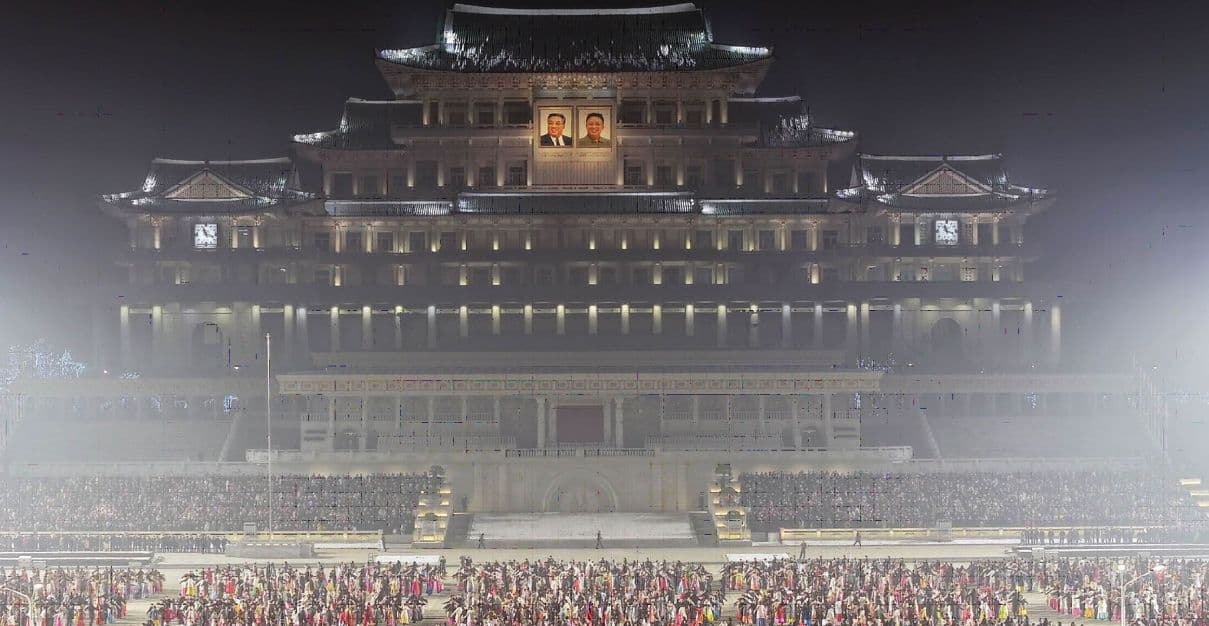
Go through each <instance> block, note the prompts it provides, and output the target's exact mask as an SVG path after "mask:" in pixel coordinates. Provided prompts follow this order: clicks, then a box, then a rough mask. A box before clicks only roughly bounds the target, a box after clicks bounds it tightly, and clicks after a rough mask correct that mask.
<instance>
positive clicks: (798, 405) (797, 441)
mask: <svg viewBox="0 0 1209 626" xmlns="http://www.w3.org/2000/svg"><path fill="white" fill-rule="evenodd" d="M792 406H793V448H794V449H795V450H801V449H802V396H800V395H798V394H796V393H795V394H794V395H793V405H792Z"/></svg>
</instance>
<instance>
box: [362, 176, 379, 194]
mask: <svg viewBox="0 0 1209 626" xmlns="http://www.w3.org/2000/svg"><path fill="white" fill-rule="evenodd" d="M357 195H359V196H361V197H362V198H380V197H381V196H382V190H381V189H380V188H379V186H378V175H377V174H366V175H365V176H362V177H361V180H360V181H358V185H357Z"/></svg>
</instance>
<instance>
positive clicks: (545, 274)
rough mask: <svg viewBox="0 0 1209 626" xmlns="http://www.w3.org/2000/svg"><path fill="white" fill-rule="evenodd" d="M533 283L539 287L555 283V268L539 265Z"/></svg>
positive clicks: (534, 273)
mask: <svg viewBox="0 0 1209 626" xmlns="http://www.w3.org/2000/svg"><path fill="white" fill-rule="evenodd" d="M533 283H534V284H536V285H537V286H539V287H550V286H553V285H554V269H553V268H550V267H539V268H537V269H536V270H534V272H533Z"/></svg>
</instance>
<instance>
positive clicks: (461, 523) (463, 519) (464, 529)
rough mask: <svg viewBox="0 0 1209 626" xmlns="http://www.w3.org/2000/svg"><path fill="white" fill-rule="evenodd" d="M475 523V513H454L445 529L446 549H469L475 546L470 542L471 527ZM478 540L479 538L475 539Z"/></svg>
mask: <svg viewBox="0 0 1209 626" xmlns="http://www.w3.org/2000/svg"><path fill="white" fill-rule="evenodd" d="M473 523H474V514H473V513H454V514H453V518H452V519H451V520H450V521H449V527H448V528H446V529H445V547H447V548H458V547H462V548H468V547H470V546H471V545H473V544H474V541H471V540H470V526H471V525H472V524H473ZM475 539H476V540H477V537H476V538H475Z"/></svg>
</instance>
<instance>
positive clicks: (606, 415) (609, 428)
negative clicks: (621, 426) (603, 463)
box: [601, 398, 613, 446]
mask: <svg viewBox="0 0 1209 626" xmlns="http://www.w3.org/2000/svg"><path fill="white" fill-rule="evenodd" d="M602 408H603V409H604V410H603V411H601V417H602V418H603V420H604V431H603V432H604V437H603V439H604V442H603V444H604V445H606V446H607V445H609V444H610V443H611V442H612V441H613V399H612V398H608V399H606V400H605V401H604V406H603V407H602Z"/></svg>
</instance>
